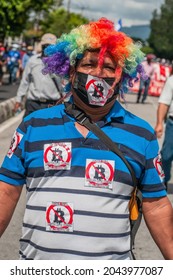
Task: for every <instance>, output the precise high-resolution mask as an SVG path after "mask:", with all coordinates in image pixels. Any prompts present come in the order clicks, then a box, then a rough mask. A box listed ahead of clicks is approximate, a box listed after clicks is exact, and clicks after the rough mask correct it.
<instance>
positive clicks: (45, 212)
mask: <svg viewBox="0 0 173 280" xmlns="http://www.w3.org/2000/svg"><path fill="white" fill-rule="evenodd" d="M45 54H46V55H47V57H45V58H44V63H45V67H44V69H43V73H44V74H45V75H49V74H56V75H59V76H60V77H61V78H62V79H65V81H66V83H65V82H64V81H63V84H64V85H65V88H64V93H63V95H64V103H63V104H60V105H57V106H53V107H51V108H46V109H42V110H38V111H36V112H33V113H32V114H30V115H28V116H27V117H25V118H24V120H23V121H22V123H21V124H20V125H19V127H18V128H17V130H16V132H15V134H14V137H13V139H12V142H11V146H10V149H9V151H8V152H7V156H6V157H5V159H4V162H3V164H2V166H1V169H0V181H1V183H0V235H2V234H3V232H4V230H5V229H6V227H7V225H8V224H9V221H10V219H11V217H12V214H13V212H14V209H15V207H16V204H17V202H18V200H19V197H20V194H21V191H22V186H23V185H25V184H26V191H27V195H26V209H25V214H24V220H23V230H22V236H21V238H20V258H21V259H26V260H31V259H37V260H38V259H40V260H43V259H54V260H130V259H132V258H133V255H132V251H131V230H130V229H131V227H130V218H129V214H130V213H129V201H130V198H131V195H132V193H133V191H134V184H133V180H132V177H131V175H130V173H129V170H128V168H127V166H126V165H125V164H124V162H123V161H122V159H121V158H120V157H119V156H118V155H117V154H115V153H114V152H112V151H111V150H109V148H108V147H107V146H106V145H105V144H104V143H103V142H102V140H101V139H100V138H98V137H97V136H96V135H95V134H94V133H93V132H91V131H90V130H89V129H88V128H87V127H86V126H85V125H84V123H85V120H86V119H88V122H90V123H91V124H94V123H95V124H96V125H97V127H99V128H100V129H101V130H102V131H103V132H104V133H106V134H107V136H108V137H109V138H111V139H112V141H113V142H114V143H117V145H118V147H119V149H120V150H121V151H122V153H123V154H124V156H125V158H126V159H127V161H128V162H129V164H130V165H131V167H132V168H133V170H134V172H135V175H136V178H137V180H138V185H139V187H140V189H141V191H142V196H143V202H142V209H143V215H144V219H145V221H146V224H147V226H148V229H149V231H150V233H151V235H152V237H153V239H154V240H155V242H156V244H157V245H158V247H159V249H160V250H161V252H162V254H163V256H164V258H165V259H171V260H173V209H172V205H171V203H170V201H169V199H168V197H167V193H166V190H165V185H164V184H163V182H162V176H160V168H161V166H159V167H160V168H159V172H158V168H157V167H158V160H159V155H158V152H159V147H158V142H157V139H156V136H155V133H154V129H153V128H152V127H151V126H150V125H149V124H148V123H147V122H146V121H144V120H142V119H140V118H139V117H137V116H135V115H134V114H132V113H130V112H128V111H127V110H125V109H124V108H123V107H122V106H121V104H120V103H119V102H118V100H117V97H118V96H119V94H120V93H122V92H127V90H128V87H129V85H131V84H132V80H133V78H134V79H136V77H137V75H138V74H139V75H140V76H141V77H144V76H145V74H144V70H143V67H142V65H141V62H142V61H143V57H144V56H143V53H142V52H141V50H140V48H139V46H138V45H136V44H135V43H133V41H132V39H131V38H130V37H128V36H127V35H126V34H124V33H122V32H118V31H116V30H115V28H114V24H113V22H111V21H110V20H108V19H106V18H101V19H99V20H98V21H92V22H90V23H88V24H85V25H81V26H79V27H77V28H75V29H73V30H72V31H71V32H70V33H68V34H62V36H61V37H60V38H59V39H58V40H57V43H56V44H55V45H51V46H49V47H47V48H46V50H45ZM31 59H32V58H31ZM31 59H30V61H31ZM30 61H29V62H28V64H29V63H30ZM26 67H27V66H26ZM45 77H46V76H45ZM57 96H58V93H57ZM70 108H71V109H70ZM77 116H78V117H79V118H77ZM158 225H159V226H158Z"/></svg>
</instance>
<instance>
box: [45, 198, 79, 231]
mask: <svg viewBox="0 0 173 280" xmlns="http://www.w3.org/2000/svg"><path fill="white" fill-rule="evenodd" d="M73 213H74V210H73V204H72V203H68V202H48V203H47V209H46V230H47V231H68V232H72V231H73Z"/></svg>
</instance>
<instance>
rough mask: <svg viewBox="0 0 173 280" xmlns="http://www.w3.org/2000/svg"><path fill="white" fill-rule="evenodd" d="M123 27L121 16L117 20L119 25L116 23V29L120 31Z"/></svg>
mask: <svg viewBox="0 0 173 280" xmlns="http://www.w3.org/2000/svg"><path fill="white" fill-rule="evenodd" d="M121 27H122V19H121V18H120V19H119V20H118V22H117V25H116V27H115V29H116V30H117V31H119V30H121Z"/></svg>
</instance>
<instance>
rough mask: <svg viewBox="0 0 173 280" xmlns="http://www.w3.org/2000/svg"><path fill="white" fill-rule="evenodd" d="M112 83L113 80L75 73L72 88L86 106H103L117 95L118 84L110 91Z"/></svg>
mask: <svg viewBox="0 0 173 280" xmlns="http://www.w3.org/2000/svg"><path fill="white" fill-rule="evenodd" d="M114 82H115V78H99V77H95V76H91V75H88V74H84V73H80V72H77V73H76V77H75V81H74V85H73V88H74V89H75V92H76V94H77V96H78V97H79V98H80V99H81V100H82V101H83V102H84V103H85V104H86V105H94V106H104V105H105V104H106V103H108V102H110V101H111V100H112V99H113V98H114V96H115V95H117V94H118V93H119V84H117V85H116V87H115V89H114V90H112V85H113V83H114Z"/></svg>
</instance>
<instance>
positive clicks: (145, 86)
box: [136, 55, 154, 103]
mask: <svg viewBox="0 0 173 280" xmlns="http://www.w3.org/2000/svg"><path fill="white" fill-rule="evenodd" d="M143 67H144V69H145V72H146V74H147V76H148V79H146V80H143V79H140V85H139V91H138V96H137V101H136V103H139V102H140V99H141V95H142V92H143V90H144V92H143V95H142V101H141V102H142V103H145V100H146V98H147V96H148V90H149V86H150V81H151V78H152V76H153V73H154V66H153V64H152V56H151V55H147V57H146V61H144V62H143Z"/></svg>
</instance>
